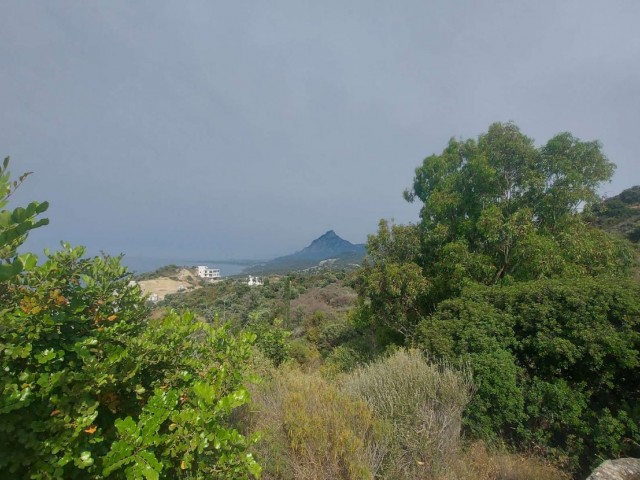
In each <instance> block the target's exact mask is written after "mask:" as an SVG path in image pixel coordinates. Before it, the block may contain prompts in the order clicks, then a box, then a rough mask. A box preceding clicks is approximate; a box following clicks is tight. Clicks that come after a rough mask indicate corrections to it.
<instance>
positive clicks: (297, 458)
mask: <svg viewBox="0 0 640 480" xmlns="http://www.w3.org/2000/svg"><path fill="white" fill-rule="evenodd" d="M252 398H253V407H254V412H253V414H252V415H251V417H252V429H253V430H254V431H259V432H261V434H262V440H261V441H260V442H259V444H258V445H257V451H256V456H257V458H258V460H259V461H260V463H261V464H262V465H263V467H264V473H263V478H264V479H309V480H333V479H354V480H355V479H372V478H374V476H375V474H376V472H377V471H378V470H379V468H380V465H381V463H382V460H383V458H384V456H385V454H386V451H387V446H386V444H385V438H386V436H385V435H384V426H383V424H382V423H381V422H379V421H378V420H377V419H376V418H375V417H374V415H373V413H372V412H371V410H370V409H369V408H368V406H367V405H366V404H364V403H363V402H361V401H358V400H355V399H352V398H350V397H348V396H346V395H344V394H342V393H341V392H340V391H339V390H338V389H337V388H336V387H335V386H334V385H332V384H331V383H329V382H327V381H325V380H323V379H322V378H320V376H319V375H317V374H305V373H302V372H300V371H297V370H291V369H281V370H279V371H275V372H274V373H273V375H272V376H271V378H270V379H268V380H267V381H265V382H264V383H263V384H262V385H260V386H259V387H258V388H256V389H255V391H254V392H253V393H252Z"/></svg>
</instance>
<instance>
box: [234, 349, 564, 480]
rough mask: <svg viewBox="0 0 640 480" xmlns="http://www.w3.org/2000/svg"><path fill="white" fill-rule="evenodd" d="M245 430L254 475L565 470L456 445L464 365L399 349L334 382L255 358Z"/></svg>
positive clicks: (522, 474)
mask: <svg viewBox="0 0 640 480" xmlns="http://www.w3.org/2000/svg"><path fill="white" fill-rule="evenodd" d="M255 361H256V362H255V363H256V364H255V365H254V369H255V371H256V373H258V374H259V375H260V376H261V377H262V378H263V382H262V383H261V384H258V385H252V386H251V390H252V403H251V411H246V410H245V412H244V415H245V416H244V418H241V419H239V421H240V422H241V423H244V424H245V425H246V429H245V430H246V431H245V433H248V434H249V433H252V432H260V434H261V436H262V439H261V440H260V442H259V443H258V444H257V445H256V448H254V453H255V455H256V457H257V459H258V461H259V462H260V464H261V465H262V466H263V468H264V471H263V476H262V478H263V480H298V479H304V480H334V479H348V480H352V479H353V480H355V479H373V478H381V479H388V480H403V479H407V480H409V479H429V480H551V479H559V480H564V479H569V478H571V477H570V476H569V475H567V474H566V473H563V472H562V471H561V470H559V469H557V468H555V467H554V466H552V465H549V464H548V463H546V462H545V461H543V460H542V459H540V458H537V457H535V456H533V455H522V454H513V453H509V452H507V451H505V450H504V449H502V450H491V451H489V450H488V449H487V448H486V447H485V446H484V444H482V443H474V444H471V445H470V446H468V448H463V446H462V442H461V440H460V428H461V417H462V411H463V409H464V407H465V405H466V404H467V402H468V401H469V399H470V397H471V395H472V390H473V387H472V385H471V380H470V378H469V375H468V374H467V373H466V372H460V371H456V370H454V369H452V368H450V367H448V366H446V365H441V364H430V363H428V362H426V361H425V360H424V358H423V357H422V356H421V355H420V353H419V352H417V351H413V350H409V351H405V350H400V351H397V352H395V353H394V354H393V355H391V356H390V357H387V358H385V359H384V360H381V361H378V362H376V363H373V364H371V365H369V366H367V367H360V368H358V369H356V370H355V371H354V372H352V373H350V374H348V375H344V376H343V377H341V378H340V379H339V380H338V381H329V380H326V379H324V378H322V377H321V376H320V375H319V373H318V372H315V373H304V372H302V371H300V370H297V369H292V368H290V367H281V368H279V369H274V368H273V367H272V366H270V364H269V362H268V361H267V360H266V359H264V358H261V357H260V355H259V354H257V356H256V357H255Z"/></svg>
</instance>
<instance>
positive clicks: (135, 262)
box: [122, 255, 248, 278]
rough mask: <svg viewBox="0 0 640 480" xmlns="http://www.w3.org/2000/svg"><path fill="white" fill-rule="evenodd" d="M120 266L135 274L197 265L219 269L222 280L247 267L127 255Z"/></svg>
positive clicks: (227, 263)
mask: <svg viewBox="0 0 640 480" xmlns="http://www.w3.org/2000/svg"><path fill="white" fill-rule="evenodd" d="M122 264H123V265H125V266H126V267H128V268H129V270H130V271H132V272H133V273H136V274H141V273H149V272H154V271H156V270H157V269H159V268H160V267H164V266H166V265H177V266H180V267H195V266H198V265H206V266H207V267H209V268H218V269H220V275H221V276H222V277H223V278H224V277H233V276H236V275H241V274H242V271H243V270H244V269H245V268H247V267H248V265H247V264H246V263H243V264H238V263H234V262H233V261H228V262H227V261H220V260H215V261H211V260H202V259H200V260H198V259H188V258H187V259H185V258H154V257H130V256H128V255H125V256H124V257H123V258H122Z"/></svg>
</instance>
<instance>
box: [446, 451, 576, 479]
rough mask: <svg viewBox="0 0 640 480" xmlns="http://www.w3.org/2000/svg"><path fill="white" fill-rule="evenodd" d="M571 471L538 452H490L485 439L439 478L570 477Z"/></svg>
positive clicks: (462, 455) (464, 454)
mask: <svg viewBox="0 0 640 480" xmlns="http://www.w3.org/2000/svg"><path fill="white" fill-rule="evenodd" d="M570 479H571V475H569V474H568V473H566V472H563V471H562V470H560V469H559V468H558V467H556V466H554V465H551V464H549V463H547V462H545V461H544V460H543V459H541V458H539V457H536V456H534V455H524V454H516V453H509V452H506V451H504V450H498V451H494V452H490V451H489V450H487V448H486V446H485V445H484V443H482V442H476V443H473V444H471V445H470V446H469V447H468V448H467V449H466V450H465V451H464V452H461V453H460V455H459V456H458V457H457V458H456V459H455V461H454V462H452V463H451V464H450V468H449V470H448V471H447V472H443V473H442V474H441V475H439V476H438V480H570Z"/></svg>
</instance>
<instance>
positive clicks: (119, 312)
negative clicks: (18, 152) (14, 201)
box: [0, 162, 260, 479]
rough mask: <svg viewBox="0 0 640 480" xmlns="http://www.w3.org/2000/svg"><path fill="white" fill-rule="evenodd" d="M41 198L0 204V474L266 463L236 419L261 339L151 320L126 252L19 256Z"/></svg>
mask: <svg viewBox="0 0 640 480" xmlns="http://www.w3.org/2000/svg"><path fill="white" fill-rule="evenodd" d="M4 170H6V162H5V164H4V165H3V169H0V207H2V206H4V205H5V204H6V197H7V195H8V193H9V192H10V189H9V188H7V187H6V182H7V181H8V177H7V175H6V174H4ZM3 182H5V183H3ZM32 205H36V206H35V207H33V208H29V209H22V210H20V209H16V210H14V211H13V212H9V211H6V210H3V211H1V212H0V257H1V258H0V264H2V266H3V267H8V268H2V269H0V270H1V272H2V275H1V278H0V305H1V307H0V362H1V363H2V369H1V370H0V473H2V478H40V479H46V478H104V477H108V476H111V477H114V478H124V477H126V478H142V477H145V478H149V479H153V478H159V476H160V475H162V476H164V477H172V478H203V477H205V476H206V477H207V478H230V479H237V478H247V477H248V476H250V475H257V474H258V473H259V470H260V467H259V466H258V465H257V464H256V463H255V461H254V460H253V458H252V457H251V455H250V454H248V453H247V446H248V443H249V442H248V441H247V440H246V439H245V438H244V437H243V436H242V435H240V434H239V433H238V432H237V431H236V430H235V429H234V428H232V427H231V426H230V425H229V420H228V419H229V416H230V414H231V412H232V411H233V410H234V409H235V408H236V407H238V406H240V405H243V404H245V403H246V402H247V401H248V394H247V392H246V390H245V388H244V383H245V367H244V364H245V362H246V360H247V357H248V355H249V353H250V350H249V348H250V340H251V339H250V338H249V337H240V338H235V337H233V336H231V335H229V334H228V332H227V331H226V330H225V329H224V328H217V329H216V328H212V327H210V326H208V325H206V324H204V323H201V322H196V321H195V320H194V318H193V316H192V315H189V314H185V315H182V316H179V315H177V314H174V313H169V314H167V315H165V316H164V317H163V318H162V319H160V320H157V321H150V320H149V321H147V311H146V309H145V306H144V305H145V300H144V298H143V297H142V295H141V293H140V290H139V288H138V287H136V286H131V285H130V284H129V282H130V275H128V274H127V272H126V270H125V268H124V267H122V266H121V265H120V262H119V258H109V257H104V258H102V257H96V258H92V259H86V258H83V253H84V252H83V249H81V248H71V247H70V246H68V245H66V244H65V245H63V250H62V251H60V252H57V253H54V254H49V255H48V258H47V260H46V261H45V262H44V264H42V265H41V266H35V262H33V261H32V260H31V258H30V257H28V256H24V255H23V256H22V257H20V256H17V248H18V247H19V246H20V244H21V243H22V241H23V240H24V238H25V233H26V232H27V231H28V230H29V229H31V228H34V227H35V226H38V225H39V224H41V223H42V222H39V221H37V220H36V219H35V217H36V215H37V214H38V213H39V212H40V211H42V208H41V207H39V206H38V205H39V204H32Z"/></svg>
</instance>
